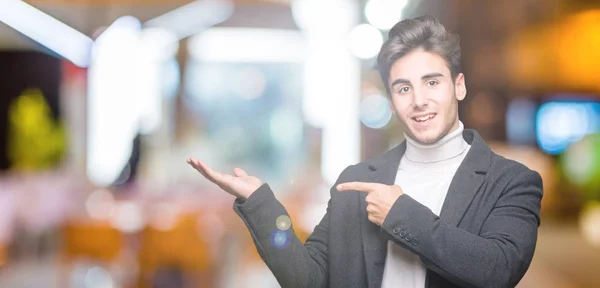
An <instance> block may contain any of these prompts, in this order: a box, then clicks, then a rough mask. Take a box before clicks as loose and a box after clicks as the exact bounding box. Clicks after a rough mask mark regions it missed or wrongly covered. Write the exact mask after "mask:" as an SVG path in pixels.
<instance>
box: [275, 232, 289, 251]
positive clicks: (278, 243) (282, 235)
mask: <svg viewBox="0 0 600 288" xmlns="http://www.w3.org/2000/svg"><path fill="white" fill-rule="evenodd" d="M289 244H290V234H289V232H288V231H281V230H279V229H275V231H273V233H271V245H273V247H275V248H278V249H283V248H285V247H287V246H288V245H289Z"/></svg>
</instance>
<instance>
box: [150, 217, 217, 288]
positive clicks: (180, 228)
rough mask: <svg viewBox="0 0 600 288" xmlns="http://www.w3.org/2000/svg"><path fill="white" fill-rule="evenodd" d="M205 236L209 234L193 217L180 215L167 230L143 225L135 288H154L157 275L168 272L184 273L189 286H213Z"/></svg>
mask: <svg viewBox="0 0 600 288" xmlns="http://www.w3.org/2000/svg"><path fill="white" fill-rule="evenodd" d="M204 233H210V231H201V226H200V225H198V215H195V214H183V215H179V216H178V217H177V220H176V221H175V223H174V225H173V226H172V227H170V229H164V230H160V229H157V228H155V227H152V226H150V225H148V226H146V227H145V228H144V230H143V231H142V233H141V235H140V237H141V238H140V241H141V243H140V250H139V255H138V260H139V262H140V274H139V280H138V287H153V286H151V285H152V283H154V280H155V279H156V278H157V275H158V274H157V273H159V272H160V271H167V270H171V271H173V270H178V271H181V272H183V273H184V277H185V278H186V279H185V281H184V282H185V283H190V284H188V285H190V286H193V287H213V284H212V283H214V280H215V279H214V277H213V274H214V273H212V272H213V270H212V268H213V267H212V266H213V265H212V263H213V261H212V254H210V249H211V248H210V245H209V244H208V243H207V241H206V240H205V239H203V237H201V235H203V234H204ZM172 284H173V285H175V283H172ZM166 287H174V286H169V285H168V284H167V286H166Z"/></svg>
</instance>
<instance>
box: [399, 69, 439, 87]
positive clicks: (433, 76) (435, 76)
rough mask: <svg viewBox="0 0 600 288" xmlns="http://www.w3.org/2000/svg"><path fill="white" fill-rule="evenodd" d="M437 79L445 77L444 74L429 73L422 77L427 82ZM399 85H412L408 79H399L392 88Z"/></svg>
mask: <svg viewBox="0 0 600 288" xmlns="http://www.w3.org/2000/svg"><path fill="white" fill-rule="evenodd" d="M437 77H444V74H442V73H437V72H434V73H429V74H425V75H423V76H421V79H422V80H426V79H431V78H437ZM398 84H410V81H408V80H407V79H402V78H399V79H396V80H394V82H392V85H390V87H394V86H396V85H398Z"/></svg>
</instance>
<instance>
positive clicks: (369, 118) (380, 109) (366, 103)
mask: <svg viewBox="0 0 600 288" xmlns="http://www.w3.org/2000/svg"><path fill="white" fill-rule="evenodd" d="M391 119H392V110H391V109H390V105H389V102H388V100H387V98H386V97H385V96H383V95H380V94H373V95H369V96H367V97H365V98H364V99H363V100H362V101H361V103H360V122H362V123H363V124H364V125H365V126H367V127H369V128H373V129H380V128H383V127H384V126H385V125H387V124H388V123H389V122H390V120H391Z"/></svg>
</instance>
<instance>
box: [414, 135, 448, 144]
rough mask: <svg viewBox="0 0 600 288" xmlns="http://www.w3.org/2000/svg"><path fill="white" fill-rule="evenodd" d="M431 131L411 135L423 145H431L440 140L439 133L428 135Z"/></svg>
mask: <svg viewBox="0 0 600 288" xmlns="http://www.w3.org/2000/svg"><path fill="white" fill-rule="evenodd" d="M428 134H430V133H419V134H414V133H413V134H412V135H409V136H410V137H411V138H412V139H413V140H415V141H416V142H417V143H419V144H422V145H431V144H434V143H435V142H437V141H439V140H440V137H439V136H438V135H428Z"/></svg>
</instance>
